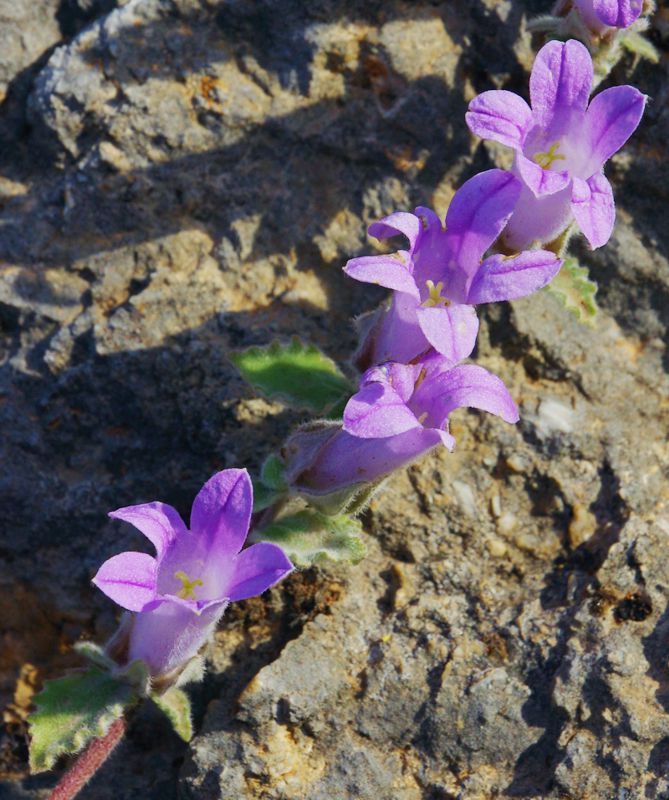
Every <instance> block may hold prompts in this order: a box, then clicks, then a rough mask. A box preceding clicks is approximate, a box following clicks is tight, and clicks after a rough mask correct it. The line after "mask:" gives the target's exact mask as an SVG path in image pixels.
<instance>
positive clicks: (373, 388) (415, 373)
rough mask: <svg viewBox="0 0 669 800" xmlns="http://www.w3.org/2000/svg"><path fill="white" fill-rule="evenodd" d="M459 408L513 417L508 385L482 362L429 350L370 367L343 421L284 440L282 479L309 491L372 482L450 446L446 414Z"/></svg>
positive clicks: (514, 409)
mask: <svg viewBox="0 0 669 800" xmlns="http://www.w3.org/2000/svg"><path fill="white" fill-rule="evenodd" d="M463 407H470V408H480V409H483V410H484V411H489V412H491V413H492V414H497V415H498V416H500V417H502V419H504V420H506V421H507V422H517V421H518V409H517V407H516V404H515V403H514V402H513V399H512V398H511V395H510V394H509V392H508V391H507V389H506V387H505V386H504V384H503V383H502V381H501V380H500V379H499V378H497V377H496V376H495V375H491V374H490V373H489V372H488V371H487V370H485V369H483V367H479V366H476V365H474V364H461V365H458V366H456V367H453V366H452V365H451V363H450V361H449V360H448V359H446V358H444V357H443V356H440V355H438V354H436V353H434V351H432V352H431V353H430V354H428V355H427V356H426V357H424V358H423V359H421V360H420V361H419V362H418V363H416V364H398V363H387V364H383V365H381V366H378V367H373V368H372V369H370V370H368V371H367V372H366V373H365V374H364V375H363V376H362V380H361V386H360V391H359V392H358V393H357V394H355V395H354V396H353V397H352V398H351V399H350V400H349V401H348V404H347V405H346V408H345V410H344V424H343V426H332V427H329V428H325V429H322V430H309V429H306V430H304V431H298V432H297V433H296V434H294V435H293V436H292V437H291V439H289V440H288V442H287V444H286V456H287V463H288V467H287V471H286V476H287V477H288V479H289V481H290V482H291V483H292V485H293V486H294V488H295V489H297V490H298V491H303V492H305V493H307V494H315V495H327V494H332V493H335V492H338V491H340V490H342V489H344V488H345V487H350V486H355V485H356V484H365V483H370V482H373V481H376V480H378V479H379V478H382V477H383V476H385V475H388V474H389V473H390V472H393V470H396V469H399V468H400V467H403V466H405V465H406V464H410V463H411V462H412V461H415V460H416V459H417V458H418V457H419V456H420V455H422V454H423V453H425V452H427V451H428V450H431V449H432V448H433V447H435V446H437V445H439V444H443V445H445V446H446V447H447V448H448V449H449V450H451V449H453V447H454V445H455V440H454V439H453V436H452V435H451V434H450V433H449V431H448V417H449V414H450V413H451V411H453V410H455V409H456V408H463Z"/></svg>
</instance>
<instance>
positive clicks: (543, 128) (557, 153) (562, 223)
mask: <svg viewBox="0 0 669 800" xmlns="http://www.w3.org/2000/svg"><path fill="white" fill-rule="evenodd" d="M592 80H593V67H592V59H591V58H590V55H589V53H588V51H587V50H586V48H585V47H584V46H583V45H582V44H581V43H580V42H577V41H576V40H574V39H570V40H569V41H568V42H566V43H561V42H549V43H548V44H547V45H545V46H544V47H542V49H541V50H540V51H539V53H538V55H537V58H536V61H535V63H534V67H533V69H532V75H531V77H530V97H531V100H532V108H531V109H530V107H529V106H528V105H527V103H526V102H525V101H524V100H523V99H522V98H520V97H518V95H516V94H513V93H512V92H507V91H503V90H502V91H490V92H484V93H483V94H481V95H479V96H478V97H475V98H474V100H472V102H471V103H470V104H469V111H468V113H467V115H466V118H467V124H468V125H469V128H470V130H471V131H472V132H473V133H475V134H476V135H477V136H480V137H482V138H483V139H493V140H494V141H496V142H500V143H501V144H504V145H507V146H508V147H512V148H513V149H514V150H515V151H516V157H515V162H514V173H515V174H516V175H518V176H519V177H520V178H521V180H522V181H523V191H522V193H521V196H520V199H519V201H518V205H517V206H516V210H515V211H514V213H513V215H512V217H511V219H510V220H509V224H508V226H507V228H506V230H505V232H504V237H503V238H504V242H505V244H506V245H507V246H508V247H510V248H512V249H520V248H522V247H527V246H528V245H530V244H531V243H533V242H550V241H552V240H553V239H555V238H556V237H557V236H559V234H560V233H562V232H563V231H564V230H565V229H566V228H567V226H568V225H569V223H570V222H571V220H572V218H574V219H575V220H576V223H577V224H578V226H579V228H580V229H581V231H582V232H583V233H584V234H585V236H586V238H587V240H588V242H589V243H590V245H591V247H593V248H595V247H601V246H602V245H603V244H606V242H608V240H609V237H610V236H611V231H612V230H613V223H614V220H615V205H614V202H613V191H612V189H611V185H610V184H609V182H608V181H607V179H606V178H605V177H604V174H603V172H602V168H603V165H604V163H605V162H606V161H607V160H608V159H609V158H610V157H611V156H612V155H613V154H614V153H616V152H617V151H618V150H619V149H620V148H621V147H622V146H623V145H624V144H625V142H626V141H627V139H628V138H629V137H630V136H631V134H632V133H633V132H634V130H635V129H636V127H637V125H638V124H639V121H640V119H641V116H642V114H643V109H644V105H645V101H646V98H645V96H644V95H643V94H641V92H639V91H638V90H637V89H635V88H634V87H633V86H614V87H612V88H611V89H606V90H605V91H603V92H601V93H600V94H598V95H597V96H596V97H594V98H593V100H592V102H591V103H590V104H589V105H588V98H589V96H590V91H591V89H592Z"/></svg>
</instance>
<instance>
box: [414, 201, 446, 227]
mask: <svg viewBox="0 0 669 800" xmlns="http://www.w3.org/2000/svg"><path fill="white" fill-rule="evenodd" d="M415 214H416V216H417V217H418V218H419V219H420V221H421V223H422V224H423V227H424V228H428V229H429V228H437V230H441V228H442V225H441V219H440V218H439V215H438V214H436V213H435V212H434V211H433V210H432V209H431V208H426V207H425V206H417V208H416V209H415Z"/></svg>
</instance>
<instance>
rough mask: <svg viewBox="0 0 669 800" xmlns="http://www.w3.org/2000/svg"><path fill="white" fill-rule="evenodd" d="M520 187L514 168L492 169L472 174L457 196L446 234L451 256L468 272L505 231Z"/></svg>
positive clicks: (450, 210)
mask: <svg viewBox="0 0 669 800" xmlns="http://www.w3.org/2000/svg"><path fill="white" fill-rule="evenodd" d="M520 190H521V184H520V181H518V180H517V179H516V178H514V176H513V175H512V174H511V173H510V172H506V171H505V170H502V169H489V170H487V171H486V172H480V173H479V174H478V175H475V176H474V177H473V178H470V179H469V180H468V181H466V182H465V183H464V184H463V185H462V186H461V187H460V189H458V191H457V192H456V193H455V195H454V196H453V199H452V200H451V205H450V206H449V209H448V213H447V214H446V237H447V242H448V248H449V251H450V255H451V257H452V258H453V259H454V260H455V261H456V262H457V265H458V267H460V268H461V269H462V270H464V271H465V272H466V273H469V274H471V272H473V271H474V269H475V268H476V266H478V264H479V263H480V261H481V258H482V257H483V254H484V253H485V251H486V250H487V249H488V248H489V247H490V245H491V244H492V243H493V242H494V241H495V239H496V238H497V237H498V236H499V234H500V233H501V231H502V229H503V228H504V225H505V224H506V221H507V220H508V219H509V217H510V216H511V213H512V212H513V209H514V207H515V205H516V202H517V201H518V196H519V195H520ZM438 278H439V276H435V278H434V280H438Z"/></svg>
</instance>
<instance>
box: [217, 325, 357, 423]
mask: <svg viewBox="0 0 669 800" xmlns="http://www.w3.org/2000/svg"><path fill="white" fill-rule="evenodd" d="M230 358H231V360H232V363H233V364H234V365H235V366H236V367H237V369H238V370H239V372H240V373H241V375H242V377H243V378H244V379H245V380H246V381H247V382H248V383H250V384H251V386H253V388H254V389H256V390H257V391H259V392H260V393H261V394H263V395H265V397H268V398H269V399H271V400H280V401H282V402H284V403H286V404H289V405H292V406H294V407H296V408H305V409H308V410H309V411H313V412H314V413H317V414H320V413H323V412H324V411H325V410H326V409H327V408H328V407H329V406H331V405H332V404H334V403H336V402H337V401H338V400H340V399H341V397H342V396H343V395H345V394H347V393H348V394H351V392H352V391H353V387H352V386H351V384H350V382H349V381H348V379H347V378H346V377H345V376H344V375H343V374H342V372H341V371H340V370H339V367H338V366H337V365H336V364H335V363H334V361H332V359H330V358H328V357H327V356H325V355H323V353H321V351H320V350H319V349H318V348H316V347H313V346H312V345H306V344H304V343H303V342H301V341H300V340H299V339H293V341H292V342H291V343H290V344H289V345H283V344H280V343H279V342H272V344H270V345H269V346H267V347H251V348H249V349H248V350H241V351H238V352H236V353H232V354H231V356H230Z"/></svg>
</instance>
